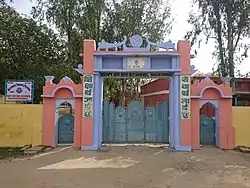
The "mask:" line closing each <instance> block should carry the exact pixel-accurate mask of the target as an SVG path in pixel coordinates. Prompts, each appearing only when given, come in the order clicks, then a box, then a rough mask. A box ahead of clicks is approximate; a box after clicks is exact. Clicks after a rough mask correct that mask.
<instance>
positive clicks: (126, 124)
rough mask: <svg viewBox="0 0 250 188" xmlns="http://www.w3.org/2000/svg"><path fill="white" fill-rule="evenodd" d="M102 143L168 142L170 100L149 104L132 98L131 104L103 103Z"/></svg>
mask: <svg viewBox="0 0 250 188" xmlns="http://www.w3.org/2000/svg"><path fill="white" fill-rule="evenodd" d="M102 140H103V143H168V142H169V122H168V102H167V101H165V102H163V103H161V104H158V105H157V106H156V107H146V108H144V106H143V104H142V103H141V102H140V101H132V102H131V103H130V104H129V105H128V107H124V106H117V107H115V106H114V104H113V103H109V102H108V101H104V103H103V139H102Z"/></svg>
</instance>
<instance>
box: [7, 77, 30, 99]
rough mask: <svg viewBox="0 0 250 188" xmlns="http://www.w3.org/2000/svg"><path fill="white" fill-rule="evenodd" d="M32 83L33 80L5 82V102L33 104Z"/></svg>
mask: <svg viewBox="0 0 250 188" xmlns="http://www.w3.org/2000/svg"><path fill="white" fill-rule="evenodd" d="M33 94H34V81H33V80H20V81H15V80H5V95H4V98H5V102H7V101H23V102H33Z"/></svg>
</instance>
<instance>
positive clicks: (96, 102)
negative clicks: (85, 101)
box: [93, 73, 101, 150]
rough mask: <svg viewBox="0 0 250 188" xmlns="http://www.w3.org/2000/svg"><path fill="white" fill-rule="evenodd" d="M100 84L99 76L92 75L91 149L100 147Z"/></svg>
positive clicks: (96, 74) (97, 74)
mask: <svg viewBox="0 0 250 188" xmlns="http://www.w3.org/2000/svg"><path fill="white" fill-rule="evenodd" d="M100 91H101V83H100V74H99V73H94V98H93V149H95V150H97V149H99V147H100V135H99V131H100V130H99V126H100V115H101V114H100V108H101V94H100V93H101V92H100Z"/></svg>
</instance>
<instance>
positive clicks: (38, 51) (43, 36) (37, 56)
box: [0, 6, 64, 102]
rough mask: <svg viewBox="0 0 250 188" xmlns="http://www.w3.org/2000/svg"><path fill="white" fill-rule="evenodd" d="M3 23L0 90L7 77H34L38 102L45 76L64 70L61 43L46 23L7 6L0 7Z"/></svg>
mask: <svg viewBox="0 0 250 188" xmlns="http://www.w3.org/2000/svg"><path fill="white" fill-rule="evenodd" d="M0 23H1V27H0V38H1V40H0V57H1V59H0V67H1V69H0V81H1V83H0V85H1V87H0V92H1V93H3V92H4V91H3V88H4V86H3V84H4V80H5V79H34V81H35V101H36V102H39V101H40V95H41V94H42V86H43V84H44V76H45V75H49V74H56V75H58V76H59V75H60V76H61V75H62V74H61V73H62V72H64V71H63V69H64V68H63V67H64V66H63V64H62V63H61V62H63V61H62V57H63V51H62V49H61V46H62V43H61V41H59V40H58V39H57V36H56V35H55V34H54V32H53V31H52V30H50V29H48V28H47V27H46V26H45V25H37V23H36V22H35V21H34V20H32V19H27V18H23V17H21V16H20V15H19V14H18V13H17V12H16V11H15V10H14V9H12V8H10V7H8V6H4V7H0ZM59 67H60V71H61V73H60V71H59V72H58V71H57V70H56V69H57V68H59Z"/></svg>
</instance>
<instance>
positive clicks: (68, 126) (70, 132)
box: [58, 114, 74, 143]
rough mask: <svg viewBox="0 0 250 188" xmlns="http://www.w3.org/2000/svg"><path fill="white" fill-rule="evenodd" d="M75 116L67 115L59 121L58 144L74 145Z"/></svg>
mask: <svg viewBox="0 0 250 188" xmlns="http://www.w3.org/2000/svg"><path fill="white" fill-rule="evenodd" d="M73 140H74V116H73V115H71V114H65V115H63V116H61V117H60V118H59V119H58V143H73Z"/></svg>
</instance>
